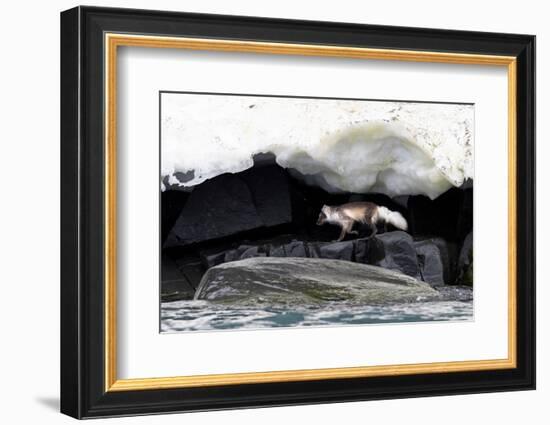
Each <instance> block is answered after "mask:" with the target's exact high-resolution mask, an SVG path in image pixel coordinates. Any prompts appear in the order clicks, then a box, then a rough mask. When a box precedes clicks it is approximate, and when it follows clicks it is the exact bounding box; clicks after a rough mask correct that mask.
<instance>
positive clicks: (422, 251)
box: [414, 239, 445, 286]
mask: <svg viewBox="0 0 550 425" xmlns="http://www.w3.org/2000/svg"><path fill="white" fill-rule="evenodd" d="M414 247H415V249H416V255H417V257H418V265H419V267H420V275H421V278H422V280H423V281H424V282H428V283H429V284H430V285H432V286H441V285H444V284H445V277H444V266H443V261H442V258H441V257H442V256H441V251H440V249H439V247H438V246H437V245H436V244H435V243H434V242H433V241H432V240H430V239H427V240H423V241H417V242H415V243H414Z"/></svg>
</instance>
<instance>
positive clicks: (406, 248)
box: [370, 231, 420, 278]
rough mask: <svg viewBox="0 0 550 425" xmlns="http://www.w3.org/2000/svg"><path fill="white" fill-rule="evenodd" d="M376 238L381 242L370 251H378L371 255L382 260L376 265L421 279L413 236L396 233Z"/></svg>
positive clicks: (372, 245)
mask: <svg viewBox="0 0 550 425" xmlns="http://www.w3.org/2000/svg"><path fill="white" fill-rule="evenodd" d="M374 238H376V240H377V241H378V242H380V243H373V244H371V246H370V249H375V250H376V251H378V252H376V253H373V254H371V255H373V257H374V258H380V260H378V261H376V263H375V264H374V265H376V266H380V267H384V268H386V269H390V270H397V271H400V272H401V273H404V274H406V275H408V276H411V277H414V278H420V268H419V267H418V259H417V257H416V250H415V249H414V242H413V239H412V237H411V235H409V234H408V233H406V232H402V231H395V232H388V233H383V234H381V235H376V236H375V237H374Z"/></svg>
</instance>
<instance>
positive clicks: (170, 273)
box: [161, 256, 195, 301]
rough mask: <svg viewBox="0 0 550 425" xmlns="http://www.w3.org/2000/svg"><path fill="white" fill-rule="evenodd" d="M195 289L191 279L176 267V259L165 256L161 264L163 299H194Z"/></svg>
mask: <svg viewBox="0 0 550 425" xmlns="http://www.w3.org/2000/svg"><path fill="white" fill-rule="evenodd" d="M194 294H195V289H194V288H193V286H192V285H191V284H190V282H189V280H188V279H187V278H186V276H185V275H184V274H182V273H181V272H180V270H179V269H178V268H177V267H176V264H175V263H174V261H172V260H171V259H170V258H168V257H167V256H163V258H162V265H161V299H162V301H176V300H190V299H193V296H194Z"/></svg>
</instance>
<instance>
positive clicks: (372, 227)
mask: <svg viewBox="0 0 550 425" xmlns="http://www.w3.org/2000/svg"><path fill="white" fill-rule="evenodd" d="M369 227H370V229H371V230H372V232H371V234H370V235H369V239H370V238H372V237H374V235H376V233H378V227H376V223H370V225H369Z"/></svg>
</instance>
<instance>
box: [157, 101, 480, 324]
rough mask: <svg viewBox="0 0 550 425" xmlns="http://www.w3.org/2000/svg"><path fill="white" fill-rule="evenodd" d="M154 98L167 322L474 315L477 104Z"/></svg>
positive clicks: (386, 320)
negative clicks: (157, 122)
mask: <svg viewBox="0 0 550 425" xmlns="http://www.w3.org/2000/svg"><path fill="white" fill-rule="evenodd" d="M159 103H160V104H159V120H160V123H159V129H160V131H159V138H160V141H159V145H160V172H159V178H160V187H159V191H160V192H161V195H160V205H159V208H160V221H161V223H160V228H161V232H160V239H161V240H160V241H159V250H160V258H161V266H160V268H161V270H160V277H161V282H160V285H161V287H160V330H161V332H163V333H176V332H188V331H221V330H242V329H260V328H261V329H266V328H281V327H285V328H293V327H305V326H347V325H369V324H382V323H383V324H400V323H411V322H434V321H438V322H440V321H471V320H474V308H473V306H474V287H475V285H477V282H475V283H474V264H473V245H474V243H473V242H474V234H473V210H474V197H473V193H474V180H475V179H474V147H475V142H474V139H475V134H474V114H475V105H474V104H471V103H449V102H440V103H439V102H422V101H417V100H394V99H344V98H327V97H306V96H304V97H300V96H282V95H269V94H243V93H204V92H175V91H161V92H160V93H159Z"/></svg>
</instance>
